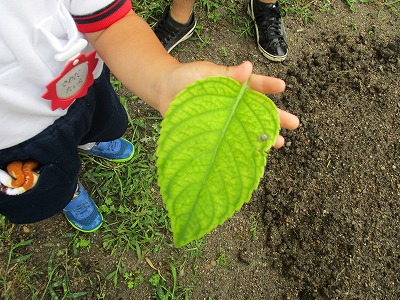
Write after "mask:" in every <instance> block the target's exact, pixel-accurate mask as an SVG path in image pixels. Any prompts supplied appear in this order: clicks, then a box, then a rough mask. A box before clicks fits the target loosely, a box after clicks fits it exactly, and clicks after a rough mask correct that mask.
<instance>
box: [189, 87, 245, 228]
mask: <svg viewBox="0 0 400 300" xmlns="http://www.w3.org/2000/svg"><path fill="white" fill-rule="evenodd" d="M247 82H248V81H246V82H244V83H243V84H242V85H241V88H240V91H239V95H238V96H237V97H236V101H235V104H234V105H233V108H232V112H231V114H230V115H229V118H228V120H227V122H226V125H225V127H224V128H223V130H222V131H221V135H220V138H219V140H218V143H217V146H216V147H215V151H214V154H213V157H212V160H211V163H210V164H209V168H208V170H207V172H206V173H205V175H204V177H203V180H202V182H201V188H199V190H198V192H197V195H196V199H198V198H199V194H200V191H201V190H203V188H204V186H205V183H206V181H207V179H208V177H209V176H208V175H209V174H210V172H211V169H212V167H213V164H214V162H215V158H216V156H217V153H218V151H219V148H220V145H221V143H222V141H223V138H224V136H225V133H226V130H227V129H228V127H229V125H230V123H231V121H232V118H233V116H234V115H235V112H236V109H237V107H238V105H239V102H240V100H241V99H242V97H243V94H244V92H245V90H246V88H247ZM196 203H197V201H193V204H192V207H191V210H190V211H191V212H193V207H194V206H195V204H196ZM212 211H213V212H214V210H212ZM212 219H213V218H212ZM212 219H211V220H212ZM189 220H191V218H187V219H186V224H185V227H184V228H187V225H188V223H189V222H190V221H189Z"/></svg>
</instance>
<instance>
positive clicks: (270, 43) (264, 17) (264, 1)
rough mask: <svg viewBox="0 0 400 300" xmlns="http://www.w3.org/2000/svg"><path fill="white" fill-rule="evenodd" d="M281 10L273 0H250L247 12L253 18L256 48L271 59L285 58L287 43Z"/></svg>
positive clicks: (281, 59)
mask: <svg viewBox="0 0 400 300" xmlns="http://www.w3.org/2000/svg"><path fill="white" fill-rule="evenodd" d="M282 12H283V11H282V10H281V8H280V6H279V2H278V1H275V0H250V3H249V14H250V16H251V17H252V19H253V20H254V25H255V29H256V38H257V44H258V48H259V50H260V51H261V53H262V54H263V55H264V56H265V57H267V58H268V59H270V60H272V61H283V60H285V59H286V56H287V52H288V45H287V39H286V33H285V29H284V26H283V22H282Z"/></svg>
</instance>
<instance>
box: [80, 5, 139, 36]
mask: <svg viewBox="0 0 400 300" xmlns="http://www.w3.org/2000/svg"><path fill="white" fill-rule="evenodd" d="M131 9H132V3H131V1H130V0H115V1H114V2H113V3H111V4H110V5H108V6H106V7H104V8H103V9H101V10H99V11H96V12H95V13H93V14H90V15H84V16H74V15H73V16H72V17H73V18H74V20H75V23H76V26H77V27H78V30H79V31H80V32H83V33H86V32H95V31H100V30H103V29H106V28H107V27H109V26H111V25H112V24H114V23H115V22H117V21H118V20H120V19H122V18H123V17H124V16H125V15H126V14H127V13H129V11H130V10H131Z"/></svg>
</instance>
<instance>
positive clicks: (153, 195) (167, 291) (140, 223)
mask: <svg viewBox="0 0 400 300" xmlns="http://www.w3.org/2000/svg"><path fill="white" fill-rule="evenodd" d="M346 1H347V2H346V3H347V6H348V8H349V9H350V10H352V11H354V12H355V13H357V8H358V7H359V5H377V7H378V8H379V9H388V10H390V11H391V12H392V13H393V14H394V15H395V16H396V17H397V18H399V6H400V4H399V3H400V0H394V1H391V0H382V1H373V0H371V1H364V0H346ZM361 2H368V3H361ZM133 3H134V4H135V5H136V6H137V7H138V12H139V14H140V15H141V16H142V17H143V18H145V19H146V20H147V21H148V22H149V23H150V24H154V22H156V20H157V18H158V16H159V15H160V14H161V13H162V11H163V9H164V7H165V5H166V3H167V2H166V1H148V0H146V1H133ZM241 3H242V2H239V1H236V0H216V1H214V0H200V1H199V2H198V3H197V6H198V7H197V9H199V10H204V11H205V12H207V16H208V18H209V19H210V20H212V21H215V22H218V21H220V20H221V18H226V19H229V20H231V22H232V24H233V26H232V28H233V29H232V30H234V31H235V32H237V34H238V38H243V37H246V36H252V35H253V34H254V32H253V25H252V22H251V21H250V20H249V18H247V17H246V18H242V17H239V15H240V14H239V12H240V11H241V10H242V9H244V8H243V7H240V5H242V4H241ZM281 4H282V6H283V7H284V9H285V11H286V12H287V14H296V15H297V16H298V18H299V20H302V21H303V22H304V23H307V22H309V21H314V20H315V21H318V20H316V18H315V15H316V12H329V11H330V9H331V6H330V5H331V1H328V0H322V1H309V0H307V1H303V0H282V1H281ZM202 26H203V25H201V24H199V25H198V27H197V28H196V32H195V35H194V38H193V39H194V40H195V41H196V44H197V45H198V47H200V48H205V47H207V45H208V44H209V43H211V40H210V38H209V37H207V36H206V35H204V30H203V28H202ZM217 55H221V56H224V57H225V56H227V55H228V54H227V51H226V48H222V49H221V52H220V53H218V54H217ZM112 83H113V86H114V88H115V89H116V90H117V92H119V93H120V94H121V101H122V103H123V104H124V105H125V106H126V108H127V109H128V111H130V110H131V109H132V108H131V105H132V103H133V102H134V101H137V99H136V98H135V97H131V96H126V93H124V89H123V86H122V85H121V83H120V82H118V81H117V80H115V79H113V80H112ZM160 122H161V118H160V117H159V116H158V115H157V114H155V113H153V114H151V113H149V114H147V115H143V116H131V117H130V119H129V128H128V131H127V133H126V135H125V137H126V138H127V139H128V140H130V141H131V142H132V143H133V144H134V145H135V147H136V152H135V156H134V158H133V159H132V160H131V161H130V162H126V163H121V164H115V163H111V162H108V161H105V160H102V159H97V158H93V157H89V156H82V160H83V168H82V172H81V176H80V178H81V181H82V182H83V184H84V185H85V186H86V187H87V189H88V191H89V192H90V194H91V196H92V197H93V198H94V199H97V201H98V202H97V203H98V206H99V209H100V210H101V212H102V214H103V216H104V219H105V222H104V224H103V226H102V227H101V228H100V229H99V230H98V231H97V232H95V233H93V234H84V233H81V232H77V231H75V230H74V229H72V228H69V229H68V230H66V231H65V232H62V234H61V235H60V237H59V238H58V241H57V242H52V241H47V240H43V239H38V238H36V237H35V235H34V234H32V235H31V234H30V232H29V229H25V228H24V227H23V226H21V225H13V224H11V223H9V222H8V221H7V220H6V219H5V218H4V217H3V216H0V299H6V300H7V299H82V298H85V297H89V298H95V299H111V298H112V296H110V295H115V293H116V292H117V291H118V292H119V291H129V290H135V289H138V288H143V287H145V288H146V289H149V290H150V291H151V293H152V295H153V298H154V299H188V295H189V294H190V291H191V290H193V289H195V286H194V284H193V282H195V280H196V277H197V270H198V268H199V265H198V261H199V259H200V258H201V256H202V248H203V240H199V241H195V242H192V243H191V244H189V245H188V246H186V247H184V248H182V249H177V250H174V249H173V248H172V241H171V234H170V232H169V228H170V224H169V219H168V216H167V213H166V211H165V209H164V207H163V205H162V201H161V199H160V196H159V191H158V187H157V184H156V180H157V170H156V167H155V161H156V157H155V154H154V153H155V149H156V141H157V138H158V134H159V124H160ZM256 220H257V218H256V216H251V218H250V222H251V228H250V230H251V233H252V234H253V238H254V239H257V230H258V224H257V221H256ZM34 226H35V228H36V230H37V231H40V230H41V228H40V225H34ZM28 228H32V226H28ZM66 228H68V227H67V226H66ZM56 232H59V231H57V229H54V233H53V234H55V233H56ZM39 256H41V257H42V258H43V259H44V260H38V257H39ZM93 257H94V258H97V259H98V258H101V259H100V261H92V259H93ZM101 260H103V261H101ZM216 261H217V264H218V265H220V266H226V265H229V261H227V260H226V257H225V254H224V253H223V252H220V254H219V256H218V257H217V258H216ZM183 277H185V278H188V280H186V281H185V283H182V278H183ZM210 299H211V298H210Z"/></svg>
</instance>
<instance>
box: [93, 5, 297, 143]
mask: <svg viewBox="0 0 400 300" xmlns="http://www.w3.org/2000/svg"><path fill="white" fill-rule="evenodd" d="M86 35H87V38H88V39H89V41H90V42H91V44H92V45H93V47H94V48H95V49H96V51H97V52H98V53H99V55H100V56H101V58H102V59H103V60H104V61H105V63H106V64H107V66H108V67H109V68H110V69H111V71H112V72H113V74H114V75H115V76H116V77H117V78H118V79H119V80H120V81H121V82H122V83H123V84H124V85H125V86H126V87H127V88H128V89H129V90H131V91H132V92H133V93H134V94H135V95H137V96H138V97H140V98H141V99H142V100H144V101H145V102H146V103H148V104H149V105H151V106H152V107H154V108H155V109H157V110H158V111H160V113H161V114H162V115H164V114H165V112H166V111H167V109H168V104H169V103H170V102H171V101H172V100H173V98H174V96H175V95H176V94H177V93H179V92H180V91H181V90H182V89H184V88H185V87H186V86H187V85H188V84H190V83H192V82H194V81H196V80H197V79H200V78H204V77H207V76H228V77H231V78H233V79H235V80H237V81H238V82H240V83H243V82H244V81H245V80H247V79H248V78H249V76H251V77H250V81H249V87H250V88H252V89H254V90H257V91H259V92H261V93H264V94H274V93H280V92H283V90H284V88H285V83H284V82H283V81H282V80H280V79H277V78H272V77H266V76H262V75H254V74H251V73H252V65H251V63H249V62H245V63H243V64H241V65H239V66H234V67H225V66H219V65H216V64H213V63H211V62H192V63H180V62H178V61H177V60H176V59H175V58H173V57H172V56H171V55H169V54H168V53H167V52H166V51H165V49H164V47H163V46H162V45H161V43H160V42H159V41H158V39H157V37H156V36H155V34H154V33H153V31H152V29H151V28H150V26H149V25H148V24H147V23H146V22H145V21H144V20H143V19H142V18H140V17H139V16H137V15H136V14H135V13H134V12H130V13H128V14H127V15H126V16H125V17H124V18H122V19H121V20H119V21H117V22H116V23H114V24H113V25H112V26H110V27H108V28H107V29H105V30H102V31H99V32H94V33H87V34H86ZM280 117H281V126H282V127H284V128H287V129H295V128H297V127H298V125H299V120H298V118H297V117H296V116H294V115H292V114H289V113H287V112H283V111H281V112H280ZM282 145H283V138H282V137H280V138H278V140H277V143H276V145H275V146H276V147H280V146H282Z"/></svg>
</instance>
